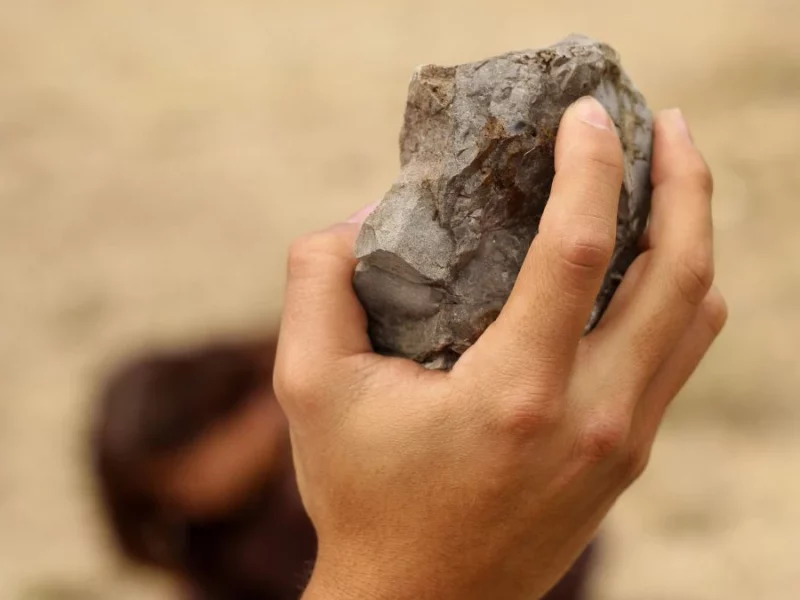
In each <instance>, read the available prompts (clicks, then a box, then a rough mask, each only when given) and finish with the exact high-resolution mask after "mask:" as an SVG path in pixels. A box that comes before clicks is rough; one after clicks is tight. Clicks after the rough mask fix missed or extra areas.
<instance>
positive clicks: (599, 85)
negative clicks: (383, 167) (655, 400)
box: [354, 35, 652, 368]
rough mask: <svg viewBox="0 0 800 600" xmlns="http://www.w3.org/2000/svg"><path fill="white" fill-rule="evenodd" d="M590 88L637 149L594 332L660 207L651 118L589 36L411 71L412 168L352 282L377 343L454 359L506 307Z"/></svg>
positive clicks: (363, 243)
mask: <svg viewBox="0 0 800 600" xmlns="http://www.w3.org/2000/svg"><path fill="white" fill-rule="evenodd" d="M585 95H592V96H594V97H595V98H597V99H598V100H599V101H600V102H601V103H602V104H603V105H604V106H605V107H606V109H607V110H608V111H609V113H610V114H611V116H612V118H613V120H614V122H615V124H616V126H617V131H618V133H619V135H620V138H621V140H622V145H623V149H624V152H625V180H624V184H623V187H622V192H621V194H620V201H619V216H618V228H617V243H616V248H615V251H614V255H613V259H612V262H611V266H610V268H609V271H608V273H607V276H606V280H605V283H604V285H603V288H602V290H601V292H600V294H599V295H598V298H597V302H596V304H595V308H594V311H593V313H592V316H591V318H590V320H589V322H588V323H587V331H588V330H590V329H591V328H592V327H594V325H595V324H596V323H597V321H598V320H599V318H600V316H601V315H602V313H603V311H604V310H605V308H606V306H607V305H608V303H609V301H610V299H611V296H612V294H613V293H614V290H615V289H616V287H617V285H618V283H619V281H620V280H621V279H622V276H623V274H624V273H625V271H626V269H627V268H628V266H629V265H630V263H631V262H632V261H633V259H634V258H635V257H636V255H637V243H638V240H639V237H640V236H641V234H642V232H643V230H644V228H645V225H646V222H647V217H648V214H649V210H650V195H651V187H650V157H651V150H652V116H651V113H650V111H649V109H648V108H647V106H646V103H645V100H644V98H643V97H642V95H641V94H640V93H639V91H638V90H637V89H636V88H635V86H634V85H633V84H632V83H631V81H630V79H629V78H628V77H627V75H626V74H625V73H624V71H623V70H622V67H621V65H620V61H619V57H618V55H617V54H616V52H615V51H614V50H613V49H612V48H611V47H609V46H608V45H606V44H602V43H599V42H596V41H594V40H591V39H589V38H586V37H583V36H575V35H573V36H570V37H568V38H566V39H565V40H563V41H561V42H559V43H558V44H555V45H554V46H551V47H549V48H544V49H541V50H526V51H522V52H511V53H508V54H504V55H502V56H498V57H495V58H490V59H488V60H483V61H480V62H475V63H470V64H464V65H459V66H456V67H439V66H435V65H425V66H422V67H420V68H418V69H417V71H416V72H415V73H414V76H413V78H412V80H411V84H410V87H409V92H408V102H407V105H406V112H405V122H404V124H403V129H402V132H401V135H400V159H401V165H402V170H401V172H400V176H399V177H398V179H397V181H396V182H395V183H394V185H393V186H392V188H391V189H390V190H389V192H388V193H387V194H386V196H385V197H384V198H383V200H382V202H381V203H380V205H379V206H378V208H377V209H376V210H375V211H374V212H373V213H372V214H371V215H370V216H369V217H368V219H367V220H366V222H365V223H364V225H363V228H362V230H361V233H360V235H359V237H358V241H357V243H356V255H357V257H358V258H359V264H358V267H357V269H356V274H355V278H354V287H355V290H356V293H357V294H358V297H359V299H360V300H361V302H362V304H363V305H364V307H365V309H366V311H367V314H368V316H369V333H370V337H371V339H372V343H373V346H374V348H375V350H376V351H377V352H381V353H385V354H391V355H397V356H404V357H407V358H411V359H413V360H416V361H419V362H421V363H423V364H425V365H426V366H428V367H431V368H449V367H451V366H452V364H453V363H454V362H455V361H456V360H457V358H458V356H459V355H460V354H462V353H463V352H464V351H465V350H466V349H467V348H469V346H470V345H472V344H473V343H474V342H475V340H477V338H478V337H479V336H480V334H481V333H482V332H483V331H484V330H485V329H486V327H488V325H489V324H490V323H491V322H492V321H493V320H494V319H495V318H496V317H497V315H498V314H499V312H500V309H501V308H502V307H503V304H504V303H505V301H506V299H507V298H508V295H509V293H510V291H511V288H512V286H513V284H514V280H515V279H516V276H517V273H518V272H519V269H520V267H521V265H522V261H523V259H524V258H525V254H526V252H527V250H528V247H529V246H530V244H531V241H532V240H533V238H534V236H535V235H536V233H537V230H538V224H539V219H540V217H541V215H542V211H543V210H544V206H545V204H546V202H547V198H548V196H549V193H550V186H551V184H552V180H553V175H554V166H553V162H554V159H553V153H554V146H555V138H556V132H557V129H558V125H559V122H560V120H561V116H562V115H563V113H564V111H565V110H566V108H567V107H568V106H569V105H570V104H572V103H573V102H574V101H575V100H577V99H578V98H580V97H582V96H585Z"/></svg>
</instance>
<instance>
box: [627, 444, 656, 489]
mask: <svg viewBox="0 0 800 600" xmlns="http://www.w3.org/2000/svg"><path fill="white" fill-rule="evenodd" d="M649 463H650V452H649V450H648V449H647V448H646V447H642V446H639V445H638V444H631V445H630V446H629V447H628V449H627V450H626V451H625V454H624V459H623V461H622V464H621V468H622V475H623V477H624V478H625V479H626V480H627V481H629V482H634V481H636V480H637V479H639V477H641V476H642V474H643V473H644V472H645V470H646V469H647V465H648V464H649Z"/></svg>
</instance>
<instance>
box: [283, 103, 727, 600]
mask: <svg viewBox="0 0 800 600" xmlns="http://www.w3.org/2000/svg"><path fill="white" fill-rule="evenodd" d="M622 174H623V156H622V149H621V146H620V142H619V139H618V138H617V135H616V133H615V130H614V127H613V125H612V123H611V121H610V119H609V118H608V115H607V114H606V113H605V111H604V110H603V109H602V107H601V106H600V105H599V104H598V103H597V102H596V101H594V100H591V99H583V100H581V101H579V102H578V103H576V105H574V106H573V107H571V108H570V109H569V110H568V111H567V113H566V114H565V116H564V118H563V120H562V123H561V127H560V130H559V134H558V140H557V147H556V177H555V180H554V182H553V187H552V193H551V199H550V202H549V203H548V205H547V209H546V211H545V213H544V217H543V220H542V223H541V229H540V233H539V235H538V236H537V237H536V239H535V241H534V243H533V244H532V246H531V249H530V251H529V254H528V256H527V258H526V261H525V263H524V265H523V267H522V270H521V272H520V274H519V278H518V280H517V282H516V285H515V287H514V290H513V292H512V294H511V296H510V298H509V300H508V303H507V304H506V306H505V308H504V309H503V311H502V313H501V315H500V316H499V318H498V319H497V321H496V322H495V323H494V324H493V325H492V326H491V327H490V328H489V329H488V330H487V331H486V332H485V334H484V335H483V336H482V337H481V338H480V339H479V340H478V342H477V343H476V344H475V345H474V346H473V347H472V348H470V349H469V351H467V352H466V353H465V354H464V355H463V356H462V358H461V359H460V360H459V362H458V363H457V364H456V365H455V368H454V369H453V370H452V371H451V372H449V373H442V372H431V371H426V370H425V369H423V368H422V367H420V366H419V365H417V364H415V363H413V362H411V361H407V360H403V359H398V358H389V357H384V356H379V355H376V354H374V353H373V352H372V350H371V347H370V342H369V338H368V335H367V321H366V317H365V314H364V311H363V310H362V308H361V306H360V304H359V302H358V300H357V298H356V296H355V294H354V292H353V289H352V285H351V281H352V277H353V270H354V268H355V265H356V260H355V258H354V256H353V244H354V240H355V237H356V235H357V233H358V230H359V224H358V221H360V220H361V219H362V218H363V215H361V216H359V217H358V218H356V219H353V221H356V222H349V223H344V224H339V225H336V226H333V227H331V228H329V229H327V230H325V231H322V232H319V233H315V234H312V235H309V236H306V237H303V238H301V239H299V240H298V241H297V242H296V243H295V244H294V245H293V247H292V249H291V252H290V258H289V269H288V284H287V289H286V303H285V312H284V314H283V322H282V331H281V338H280V343H279V350H278V357H277V363H276V370H275V375H274V384H275V389H276V392H277V396H278V399H279V401H280V402H281V404H282V406H283V408H284V411H285V413H286V415H287V417H288V419H289V423H290V428H291V436H292V443H293V452H294V458H295V463H296V468H297V473H298V480H299V485H300V489H301V493H302V496H303V500H304V503H305V505H306V508H307V510H308V512H309V514H310V516H311V519H312V520H313V522H314V525H315V527H316V528H317V532H318V535H319V541H320V550H319V558H318V561H317V563H316V567H315V569H314V572H313V575H312V578H311V582H310V584H309V586H308V588H307V590H306V592H305V595H304V598H305V600H317V599H325V600H336V599H338V598H348V599H360V598H364V599H369V600H378V599H383V598H387V599H388V598H391V599H392V600H400V599H405V598H409V599H412V598H413V599H423V600H424V599H428V598H430V599H437V600H447V599H450V598H452V599H459V600H470V599H473V598H475V599H479V598H489V597H491V598H499V599H517V598H520V599H522V598H524V599H531V598H538V597H541V596H542V595H543V594H544V593H545V592H546V591H547V590H548V589H549V588H550V587H552V586H553V585H554V584H555V583H556V581H557V580H558V579H559V578H560V577H561V576H562V575H563V573H564V572H565V571H566V570H567V569H568V567H569V566H570V564H571V563H572V562H573V561H574V560H575V558H576V557H577V556H578V555H579V553H580V552H581V551H582V550H583V549H584V548H585V547H586V546H587V544H588V543H589V542H590V541H591V539H592V538H593V536H594V535H595V533H596V530H597V528H598V525H599V523H600V522H601V520H602V519H603V517H604V516H605V515H606V513H607V512H608V511H609V509H610V508H611V507H612V505H613V504H614V503H615V501H616V500H617V498H618V497H619V495H620V494H621V493H622V492H624V490H625V489H626V488H627V487H628V486H629V485H630V484H631V483H632V482H633V481H634V480H635V479H636V478H637V477H638V476H639V475H640V474H641V473H642V471H643V470H644V468H645V466H646V464H647V461H648V457H649V454H650V449H651V447H652V444H653V440H654V438H655V435H656V432H657V430H658V427H659V424H660V423H661V420H662V417H663V415H664V412H665V410H666V409H667V407H668V405H669V403H670V402H671V400H672V399H673V398H674V397H675V395H676V394H677V393H678V391H679V390H680V389H681V388H682V387H683V385H684V384H685V382H686V381H687V379H688V378H689V376H690V375H691V374H692V372H693V371H694V370H695V369H696V367H697V365H698V363H699V362H700V360H701V358H702V357H703V355H704V354H705V353H706V351H707V350H708V348H709V346H710V345H711V343H712V342H713V340H714V339H715V338H716V337H717V335H718V334H719V332H720V330H721V329H722V327H723V325H724V323H725V320H726V316H727V311H726V306H725V302H724V300H723V299H722V296H721V295H720V293H719V292H718V291H717V290H716V289H715V288H714V287H713V286H712V283H713V279H714V267H713V264H714V263H713V253H712V224H711V203H710V201H711V195H712V187H713V186H712V179H711V176H710V174H709V170H708V168H707V166H706V164H705V162H704V160H703V158H702V156H701V155H700V153H699V152H698V151H697V149H696V148H695V146H694V143H693V141H692V139H691V136H690V134H689V131H688V128H687V126H686V123H685V121H684V119H683V117H682V116H681V113H680V112H679V111H677V110H672V111H666V112H663V113H661V114H660V115H659V116H658V118H657V120H656V127H655V153H654V158H653V169H652V179H653V183H654V195H653V208H652V216H651V224H650V228H649V231H648V234H647V235H646V239H645V244H646V247H645V251H644V253H643V254H642V255H641V256H640V257H639V258H638V259H637V260H636V262H635V263H634V265H633V266H632V268H631V269H630V272H629V273H628V275H627V276H626V278H625V280H624V282H623V284H622V285H621V287H620V289H619V291H618V292H617V294H616V296H615V298H614V301H613V303H612V305H611V306H610V308H609V310H608V312H607V314H606V315H605V316H604V318H603V321H602V322H601V324H600V325H599V326H598V327H597V329H595V330H594V331H593V332H592V333H590V334H589V335H587V336H585V337H583V336H582V330H583V326H584V324H585V323H586V322H587V319H588V318H589V314H590V311H591V308H592V304H593V301H594V298H595V296H596V294H597V292H598V290H599V289H600V285H601V282H602V278H603V274H604V272H605V270H606V268H607V265H608V262H609V259H610V256H611V252H612V249H613V246H614V235H615V227H616V210H617V203H618V198H619V192H620V186H621V181H622Z"/></svg>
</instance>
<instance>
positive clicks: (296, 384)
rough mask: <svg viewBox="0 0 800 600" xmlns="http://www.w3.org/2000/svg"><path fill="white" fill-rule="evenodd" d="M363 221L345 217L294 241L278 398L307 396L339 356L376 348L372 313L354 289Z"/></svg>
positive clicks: (280, 350) (280, 349)
mask: <svg viewBox="0 0 800 600" xmlns="http://www.w3.org/2000/svg"><path fill="white" fill-rule="evenodd" d="M359 228H360V225H359V224H358V223H356V222H353V223H342V224H338V225H335V226H333V227H330V228H328V229H326V230H324V231H322V232H319V233H313V234H310V235H307V236H304V237H302V238H299V239H298V240H297V241H295V242H294V244H292V247H291V249H290V251H289V261H288V276H287V282H286V299H285V305H284V306H285V308H284V312H283V316H282V320H281V335H280V338H279V342H278V355H277V358H276V363H275V386H276V392H277V394H278V397H279V399H281V401H282V402H283V400H284V399H285V398H286V397H292V396H302V395H304V393H305V391H304V390H303V389H302V388H303V387H304V385H305V383H308V385H309V386H310V385H311V378H312V371H316V372H320V371H322V370H324V369H325V368H326V365H328V364H329V363H331V362H334V361H336V360H337V359H339V358H343V357H347V356H352V355H356V354H360V353H364V352H370V351H371V345H370V341H369V336H368V334H367V318H366V315H365V314H364V310H363V309H362V307H361V304H360V303H359V301H358V298H357V297H356V294H355V291H354V290H353V285H352V279H353V272H354V269H355V267H356V262H357V261H356V258H355V254H354V244H355V239H356V236H357V235H358V231H359Z"/></svg>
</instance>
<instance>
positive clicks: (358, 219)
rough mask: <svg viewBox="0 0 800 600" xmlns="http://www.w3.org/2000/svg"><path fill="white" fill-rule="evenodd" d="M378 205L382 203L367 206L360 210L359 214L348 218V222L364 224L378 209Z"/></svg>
mask: <svg viewBox="0 0 800 600" xmlns="http://www.w3.org/2000/svg"><path fill="white" fill-rule="evenodd" d="M378 204H380V201H378V202H373V203H372V204H368V205H367V206H365V207H364V208H362V209H361V210H359V211H358V212H357V213H355V214H354V215H352V216H351V217H350V218H348V219H347V222H348V223H363V222H364V221H365V220H366V218H367V217H368V216H369V215H370V213H371V212H372V211H373V210H375V209H376V208H377V206H378Z"/></svg>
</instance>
